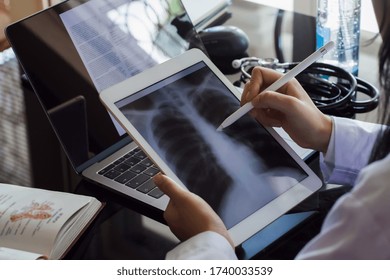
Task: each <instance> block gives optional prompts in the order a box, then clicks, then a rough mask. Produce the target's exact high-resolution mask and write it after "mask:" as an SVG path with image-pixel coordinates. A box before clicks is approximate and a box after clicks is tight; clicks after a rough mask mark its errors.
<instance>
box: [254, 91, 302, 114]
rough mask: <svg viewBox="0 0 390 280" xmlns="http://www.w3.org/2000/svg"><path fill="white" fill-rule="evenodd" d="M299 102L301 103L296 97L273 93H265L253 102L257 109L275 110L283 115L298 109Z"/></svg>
mask: <svg viewBox="0 0 390 280" xmlns="http://www.w3.org/2000/svg"><path fill="white" fill-rule="evenodd" d="M297 102H300V101H299V99H297V98H295V97H292V96H289V95H285V94H281V93H277V92H273V91H267V92H263V93H261V94H259V95H258V96H256V97H255V98H254V99H253V100H252V104H253V106H254V107H255V108H260V109H273V110H277V111H280V112H282V113H287V112H291V111H292V110H293V109H294V108H295V107H296V105H297Z"/></svg>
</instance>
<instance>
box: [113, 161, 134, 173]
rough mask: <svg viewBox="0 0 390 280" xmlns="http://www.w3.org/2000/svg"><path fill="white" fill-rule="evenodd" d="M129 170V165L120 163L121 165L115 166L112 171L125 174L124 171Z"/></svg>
mask: <svg viewBox="0 0 390 280" xmlns="http://www.w3.org/2000/svg"><path fill="white" fill-rule="evenodd" d="M129 168H130V165H127V164H124V163H121V164H119V165H118V166H116V167H115V168H114V170H116V171H119V172H121V173H123V172H125V171H126V170H128V169H129Z"/></svg>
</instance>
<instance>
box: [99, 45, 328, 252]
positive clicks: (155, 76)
mask: <svg viewBox="0 0 390 280" xmlns="http://www.w3.org/2000/svg"><path fill="white" fill-rule="evenodd" d="M199 62H204V63H205V64H206V65H207V66H208V67H209V68H210V69H211V70H212V71H213V72H214V74H215V75H216V76H217V77H218V78H219V79H220V80H221V81H222V82H223V83H224V84H225V86H226V87H227V88H228V89H229V90H230V91H231V92H232V93H233V94H234V95H235V96H236V97H237V98H238V97H239V96H240V93H239V92H238V90H237V89H236V88H235V87H234V85H233V84H232V83H231V82H230V81H229V80H228V79H227V78H226V77H225V76H224V75H223V74H222V73H221V72H220V71H219V70H218V68H217V67H216V66H215V65H214V64H213V63H212V62H211V61H210V60H209V58H208V57H207V56H206V55H205V54H204V53H203V52H202V51H200V50H198V49H191V50H189V51H187V52H186V53H184V54H182V55H180V56H178V57H176V58H173V59H171V60H169V61H167V62H164V63H162V64H160V65H157V66H155V67H153V68H150V69H148V70H146V71H144V72H142V73H140V74H138V75H136V76H134V77H131V78H129V79H127V80H125V81H123V82H121V83H119V84H116V85H114V86H112V87H110V88H108V89H106V90H104V91H103V92H102V93H101V94H100V98H101V100H102V102H103V104H104V105H105V106H106V107H107V109H108V110H109V111H110V112H111V113H112V115H113V116H114V117H115V118H116V119H117V120H118V122H119V123H121V124H122V126H123V127H124V128H125V130H126V131H127V133H128V134H129V135H130V136H131V137H132V138H133V140H134V141H135V142H136V143H137V144H138V145H139V146H140V148H141V149H143V150H144V152H145V153H146V154H147V155H148V156H149V157H150V158H151V159H152V160H153V161H154V162H155V164H156V165H157V166H158V167H159V168H160V169H161V170H162V172H164V173H165V174H166V175H167V176H169V177H171V178H172V179H173V180H175V181H176V182H177V183H178V184H179V185H181V186H182V187H184V188H185V186H184V184H183V183H182V182H181V181H180V179H179V178H178V177H177V176H176V175H175V174H174V173H173V172H172V170H171V169H170V168H169V167H168V165H167V164H166V163H165V162H164V161H163V160H162V159H161V158H160V156H159V155H158V154H157V153H156V152H155V151H154V149H153V148H152V147H151V145H149V143H148V142H147V141H146V140H145V139H144V138H143V137H142V135H141V134H140V133H139V132H138V131H137V130H136V128H135V127H134V126H133V125H132V124H131V123H130V122H129V121H128V119H127V118H126V117H125V116H124V115H123V114H122V112H121V111H120V110H119V109H118V108H117V106H116V105H115V103H116V102H118V101H120V100H122V99H124V98H126V97H128V96H130V95H132V94H134V93H137V92H139V91H140V90H142V89H144V88H147V87H149V86H151V85H153V84H155V83H157V82H159V81H161V80H163V79H165V78H167V77H170V76H172V75H174V74H175V73H177V72H180V71H181V70H183V69H186V68H188V67H190V66H192V65H194V64H196V63H199ZM266 129H267V131H268V132H269V133H270V134H271V135H272V136H273V138H274V139H275V140H276V141H277V142H278V143H279V144H280V145H281V146H282V147H283V148H284V149H285V150H286V151H287V152H288V154H289V155H290V156H291V157H292V158H293V159H294V160H295V161H296V162H297V164H298V165H299V166H300V167H301V168H302V169H303V170H304V171H305V172H306V173H307V175H308V176H307V177H306V178H305V179H304V180H303V181H301V182H300V183H299V184H297V185H295V186H293V187H292V188H290V189H289V190H288V191H286V192H284V193H283V194H281V195H280V196H278V197H277V198H276V199H274V200H272V201H271V202H269V203H268V204H266V205H265V206H264V207H262V208H260V209H259V210H257V211H256V212H254V213H253V214H252V215H250V216H249V217H247V218H245V219H244V220H242V221H241V222H239V223H238V224H236V225H235V226H233V227H232V228H230V229H228V230H229V233H230V235H231V237H232V239H233V241H234V244H235V245H239V244H241V243H242V242H244V241H245V240H247V239H248V238H249V237H251V236H252V235H254V234H255V233H256V232H258V231H259V230H261V229H263V228H264V227H265V226H267V225H268V224H270V223H271V222H272V221H274V220H275V219H277V218H278V217H280V216H281V215H283V214H284V213H286V212H287V211H288V210H290V209H291V208H292V207H294V206H296V205H297V204H298V203H300V202H301V201H302V200H304V199H305V198H307V197H308V196H310V195H311V194H313V193H314V192H315V191H317V190H318V189H319V188H320V187H321V186H322V181H321V180H320V179H319V178H318V176H317V175H316V174H315V173H314V172H313V171H312V170H311V169H310V168H309V167H308V166H307V165H306V163H305V162H304V161H303V160H302V159H301V158H300V157H299V156H298V155H297V154H296V153H295V152H294V151H293V150H292V149H291V147H290V146H289V145H288V144H287V143H286V142H285V141H284V140H283V139H282V138H281V137H280V135H279V134H278V133H276V132H275V131H274V130H273V129H272V128H269V127H268V128H266Z"/></svg>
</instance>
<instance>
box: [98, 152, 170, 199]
mask: <svg viewBox="0 0 390 280" xmlns="http://www.w3.org/2000/svg"><path fill="white" fill-rule="evenodd" d="M159 172H160V170H159V169H158V168H157V167H156V166H155V165H154V163H153V162H152V161H151V160H150V159H149V158H148V157H147V155H146V154H145V153H144V152H143V151H142V150H141V149H140V148H135V149H134V150H132V151H130V152H129V153H127V154H125V155H124V156H122V157H121V158H119V159H117V160H115V161H114V162H112V163H111V164H109V165H108V166H106V167H104V168H103V169H101V170H100V171H99V172H98V174H99V175H102V176H104V177H106V178H108V179H111V180H114V181H116V182H118V183H120V184H124V185H126V186H128V187H129V188H132V189H135V190H137V191H139V192H141V193H144V194H146V195H149V196H151V197H154V198H156V199H157V198H160V197H162V196H163V195H164V193H163V192H162V191H161V190H160V189H159V188H157V187H156V185H155V184H154V183H153V177H154V175H156V174H157V173H159Z"/></svg>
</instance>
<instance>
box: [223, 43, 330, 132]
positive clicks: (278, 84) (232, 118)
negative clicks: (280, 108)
mask: <svg viewBox="0 0 390 280" xmlns="http://www.w3.org/2000/svg"><path fill="white" fill-rule="evenodd" d="M333 47H334V42H333V41H330V42H328V43H327V44H326V45H324V46H323V47H321V48H319V49H318V50H317V51H315V52H314V53H312V54H311V55H309V56H308V57H307V58H305V59H304V60H303V61H302V62H300V63H299V64H298V65H297V66H295V67H294V68H293V69H291V70H290V71H288V72H287V73H286V74H285V75H283V76H282V77H280V78H279V79H278V80H276V81H275V82H274V83H273V84H272V85H270V86H269V87H267V88H266V89H265V90H263V91H262V92H266V91H276V90H278V89H280V88H281V87H282V86H283V85H284V84H286V83H287V82H288V81H290V80H291V79H293V78H294V77H295V76H297V75H298V74H299V73H301V72H302V71H303V70H305V69H306V68H307V67H309V66H310V65H311V64H313V63H314V62H315V61H317V60H318V59H319V58H321V57H322V56H323V55H325V54H326V53H327V52H328V51H329V50H331V49H332V48H333ZM251 109H253V104H252V102H248V103H246V104H244V105H243V106H242V107H240V108H239V109H238V110H237V111H235V112H234V113H233V114H231V115H230V116H229V117H227V118H226V119H225V120H224V121H223V122H222V124H221V125H220V126H219V127H218V128H217V131H221V130H222V129H224V128H226V127H228V126H229V125H231V124H233V123H234V122H236V121H237V120H238V119H240V118H241V117H242V116H243V115H245V114H246V113H248V112H249V111H250V110H251Z"/></svg>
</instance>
